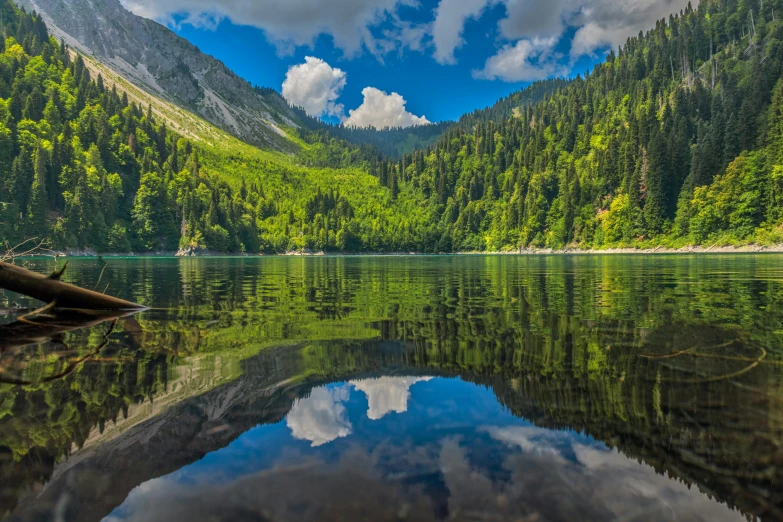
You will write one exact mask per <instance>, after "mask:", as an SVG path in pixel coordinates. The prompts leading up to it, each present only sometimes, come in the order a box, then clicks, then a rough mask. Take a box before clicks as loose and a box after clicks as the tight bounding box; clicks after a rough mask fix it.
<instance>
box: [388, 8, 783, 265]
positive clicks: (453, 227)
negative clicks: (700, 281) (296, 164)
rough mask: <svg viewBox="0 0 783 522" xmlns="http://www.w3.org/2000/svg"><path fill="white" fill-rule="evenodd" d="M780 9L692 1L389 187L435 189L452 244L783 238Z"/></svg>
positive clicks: (426, 158) (412, 159)
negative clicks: (540, 98)
mask: <svg viewBox="0 0 783 522" xmlns="http://www.w3.org/2000/svg"><path fill="white" fill-rule="evenodd" d="M762 5H763V7H762ZM781 12H783V3H781V2H780V1H772V0H770V1H765V2H763V4H761V3H756V2H746V1H744V0H739V1H736V0H705V1H704V2H702V3H701V4H700V5H699V6H698V8H695V9H694V8H690V7H689V8H688V9H687V10H686V11H685V12H683V13H679V14H677V15H673V16H671V17H670V18H669V20H667V21H664V20H662V21H660V22H659V23H658V24H657V25H656V27H655V28H654V29H652V30H651V31H649V32H648V33H647V34H645V35H642V34H640V35H639V36H637V37H633V38H630V39H629V40H628V41H627V43H626V44H625V45H624V46H623V47H622V48H621V49H619V50H618V51H617V52H612V53H610V54H609V56H608V58H607V60H606V62H605V63H603V64H601V65H599V66H597V67H596V68H595V70H594V71H593V72H592V73H591V74H590V75H589V76H588V77H586V78H579V77H577V78H576V79H575V80H574V81H573V82H571V83H569V84H568V85H567V86H563V87H561V88H559V89H558V90H557V91H556V92H555V93H554V94H553V95H551V96H546V97H545V99H544V100H543V101H541V102H540V103H537V104H535V105H533V106H532V107H531V106H525V107H524V108H523V109H522V110H521V111H519V113H518V115H517V116H515V117H511V118H507V119H502V120H499V121H481V119H478V120H477V121H476V122H475V126H473V129H472V130H466V129H465V128H464V127H462V128H454V129H452V130H451V131H450V132H448V133H447V135H446V136H444V137H443V138H442V139H441V140H440V141H439V142H438V144H437V145H436V146H435V147H433V149H432V150H430V151H427V152H426V153H424V152H417V153H415V154H413V155H410V156H408V157H406V158H404V160H403V162H402V164H401V165H400V166H398V167H396V168H395V169H394V170H393V172H392V173H391V174H388V175H387V179H391V181H387V185H390V186H391V185H392V184H394V183H396V184H398V185H399V186H400V187H402V188H401V190H403V191H405V190H414V191H420V192H422V193H424V194H425V195H426V196H427V197H428V198H429V201H430V203H431V204H432V205H433V206H434V207H436V208H437V211H436V212H435V213H436V214H437V215H438V216H439V218H440V221H439V225H440V229H439V230H440V231H441V232H442V236H441V238H440V240H439V245H438V247H437V248H439V249H441V250H452V249H454V250H485V249H490V250H497V249H503V248H509V247H520V246H528V245H532V246H540V247H543V246H547V247H562V246H564V245H568V244H576V245H578V246H581V247H601V246H608V245H627V246H633V245H650V244H660V243H665V244H670V245H673V246H676V245H677V244H685V243H710V244H713V243H715V242H718V243H732V242H749V241H761V242H780V241H781V239H783V228H782V227H783V196H781V194H783V82H781V77H782V75H783V41H782V40H783V25H782V24H781V21H780V16H779V15H777V17H776V15H775V14H774V13H781ZM400 167H402V170H400ZM395 178H396V179H395ZM400 180H402V181H400ZM382 181H383V176H382Z"/></svg>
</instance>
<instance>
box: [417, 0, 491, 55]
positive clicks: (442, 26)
mask: <svg viewBox="0 0 783 522" xmlns="http://www.w3.org/2000/svg"><path fill="white" fill-rule="evenodd" d="M494 2H495V0H441V1H440V4H438V7H437V9H436V10H435V22H434V24H433V27H432V41H433V43H434V44H435V60H437V61H438V63H442V64H454V63H456V62H457V60H456V58H455V57H454V51H456V50H457V49H459V48H460V47H462V46H463V45H464V44H465V40H464V39H463V38H462V31H463V30H464V28H465V22H467V21H468V20H471V19H478V18H480V17H481V14H482V13H483V12H484V10H485V9H486V8H487V6H488V5H489V4H490V3H494Z"/></svg>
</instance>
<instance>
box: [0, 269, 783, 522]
mask: <svg viewBox="0 0 783 522" xmlns="http://www.w3.org/2000/svg"><path fill="white" fill-rule="evenodd" d="M61 263H62V260H60V264H61ZM29 265H30V266H31V267H32V268H34V269H36V270H39V271H41V272H48V271H51V270H53V268H54V263H53V262H52V261H51V260H35V261H32V262H30V263H29ZM64 280H66V281H69V282H73V283H77V284H80V285H82V286H84V287H87V288H95V289H97V290H99V291H105V292H107V293H109V294H112V295H116V296H118V297H122V298H125V299H129V300H132V301H135V302H139V303H142V304H144V305H146V306H149V307H150V310H148V311H145V312H143V313H140V314H138V315H135V316H132V317H125V318H119V319H111V320H105V321H102V319H103V318H98V319H93V320H90V321H85V320H84V319H83V318H79V319H78V320H77V319H74V318H73V317H55V318H47V317H41V318H33V319H32V320H31V323H32V324H31V323H18V322H16V323H14V321H15V318H14V317H13V316H12V315H11V314H7V315H4V316H0V323H2V324H3V325H4V326H2V327H0V381H1V382H2V383H3V384H0V475H1V476H2V482H0V514H2V516H3V517H4V519H5V520H14V521H16V520H19V521H50V520H51V521H99V520H105V521H112V522H115V521H126V520H128V521H171V520H187V521H189V522H197V521H208V520H209V521H215V520H231V521H245V520H247V521H257V520H261V521H338V520H347V521H354V520H356V521H363V520H367V521H386V520H390V521H391V520H395V521H396V520H411V521H418V520H457V521H478V520H481V521H484V520H486V521H495V520H498V521H501V520H503V521H506V520H509V521H531V522H532V521H549V520H551V521H560V520H563V521H573V520H634V521H637V520H705V521H707V520H709V521H721V520H755V519H759V520H783V256H779V255H756V256H754V255H731V256H720V255H715V256H708V255H703V256H685V255H670V256H667V255H660V256H659V255H639V256H519V257H517V256H453V257H448V256H446V257H322V258H317V257H310V258H282V257H268V258H188V259H154V258H139V259H115V258H107V259H106V260H105V264H104V261H102V260H99V259H73V260H70V264H69V267H68V270H67V271H66V273H65V277H64ZM2 300H3V302H2V304H3V306H4V307H7V306H11V305H12V304H13V302H17V303H18V304H20V305H30V304H31V303H28V302H26V301H25V300H24V299H21V298H19V297H18V296H9V295H6V296H4V297H3V298H2Z"/></svg>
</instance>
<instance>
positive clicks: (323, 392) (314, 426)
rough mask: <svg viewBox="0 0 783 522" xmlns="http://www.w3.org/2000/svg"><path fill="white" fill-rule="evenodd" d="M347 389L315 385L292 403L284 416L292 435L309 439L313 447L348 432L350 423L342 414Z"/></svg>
mask: <svg viewBox="0 0 783 522" xmlns="http://www.w3.org/2000/svg"><path fill="white" fill-rule="evenodd" d="M349 393H350V392H349V390H348V388H346V387H344V386H343V387H340V388H331V389H330V388H316V389H315V390H313V392H312V393H311V394H310V396H309V397H307V398H304V399H301V400H299V401H297V402H296V404H294V407H293V408H291V412H290V413H289V414H288V417H287V418H286V424H287V425H288V427H289V428H291V435H292V436H293V437H294V438H295V439H299V440H309V441H310V442H312V445H313V447H316V446H321V445H323V444H326V443H329V442H332V441H333V440H335V439H339V438H340V437H347V436H348V435H350V434H351V423H350V422H348V419H347V418H346V417H345V405H344V404H343V402H345V401H346V400H348V396H349Z"/></svg>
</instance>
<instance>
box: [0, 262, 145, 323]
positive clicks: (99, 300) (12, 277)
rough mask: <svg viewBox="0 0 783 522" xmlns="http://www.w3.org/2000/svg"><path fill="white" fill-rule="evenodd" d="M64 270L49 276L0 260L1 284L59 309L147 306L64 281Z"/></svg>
mask: <svg viewBox="0 0 783 522" xmlns="http://www.w3.org/2000/svg"><path fill="white" fill-rule="evenodd" d="M66 265H67V263H66ZM64 271H65V266H63V268H62V269H61V270H59V271H57V272H54V273H53V274H52V275H50V276H45V275H42V274H38V273H36V272H32V271H30V270H27V269H26V268H22V267H20V266H16V265H11V264H8V263H4V262H2V261H0V288H4V289H6V290H10V291H12V292H16V293H18V294H22V295H26V296H28V297H32V298H33V299H38V300H39V301H43V302H44V303H50V304H51V303H54V306H55V307H56V308H58V309H81V310H127V311H131V310H142V309H144V308H145V307H144V306H142V305H139V304H136V303H131V302H130V301H125V300H123V299H118V298H116V297H112V296H109V295H105V294H100V293H98V292H93V291H92V290H85V289H84V288H79V287H78V286H73V285H69V284H66V283H63V282H62V281H60V277H61V276H62V275H63V272H64Z"/></svg>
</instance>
